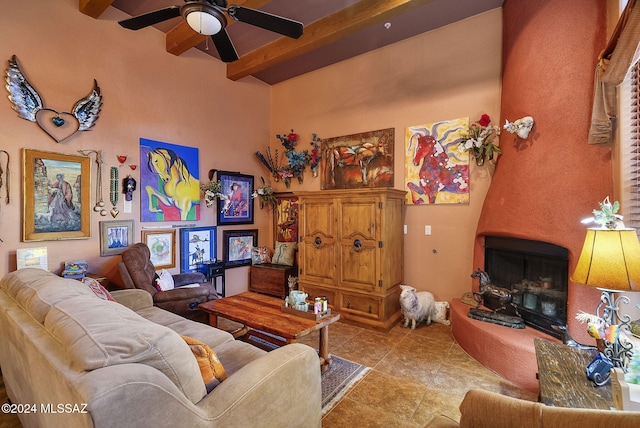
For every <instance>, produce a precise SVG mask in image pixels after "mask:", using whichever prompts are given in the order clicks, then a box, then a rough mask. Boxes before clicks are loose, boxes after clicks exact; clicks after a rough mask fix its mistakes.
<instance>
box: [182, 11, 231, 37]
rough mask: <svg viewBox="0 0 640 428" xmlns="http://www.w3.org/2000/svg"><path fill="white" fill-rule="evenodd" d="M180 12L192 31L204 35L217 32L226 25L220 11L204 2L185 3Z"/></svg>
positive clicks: (225, 20)
mask: <svg viewBox="0 0 640 428" xmlns="http://www.w3.org/2000/svg"><path fill="white" fill-rule="evenodd" d="M180 12H181V13H182V16H183V17H184V19H185V20H186V21H187V24H189V27H191V28H192V29H193V31H195V32H196V33H199V34H204V35H206V36H212V35H214V34H217V33H219V32H220V30H222V29H223V28H224V27H226V25H227V19H226V18H225V17H224V14H222V12H220V11H219V10H217V9H216V8H214V7H213V6H210V5H207V4H204V3H196V4H188V3H187V4H185V5H184V6H183V7H182V10H181V11H180Z"/></svg>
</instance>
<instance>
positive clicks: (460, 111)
mask: <svg viewBox="0 0 640 428" xmlns="http://www.w3.org/2000/svg"><path fill="white" fill-rule="evenodd" d="M501 20H502V12H501V10H500V9H495V10H493V11H490V12H487V13H484V14H481V15H478V16H475V17H472V18H470V19H467V20H464V21H461V22H458V23H455V24H451V25H449V26H446V27H443V28H441V29H438V30H434V31H431V32H429V33H425V34H423V35H419V36H416V37H413V38H411V39H408V40H405V41H402V42H398V43H395V44H393V45H391V46H388V47H385V48H381V49H378V50H376V51H373V52H369V53H367V54H364V55H361V56H359V57H356V58H353V59H350V60H347V61H342V62H340V63H338V64H336V65H333V66H330V67H326V68H323V69H320V70H317V71H315V72H311V73H308V74H305V75H302V76H299V77H297V78H294V79H291V80H288V81H285V82H282V83H280V84H277V85H274V86H273V88H272V95H271V134H272V135H273V134H275V133H283V132H288V131H289V130H290V129H291V128H293V129H294V130H295V131H296V132H298V133H300V135H301V137H302V141H303V142H302V143H301V145H306V144H308V141H310V138H311V134H312V133H313V132H315V133H317V134H318V135H319V136H320V137H322V138H328V137H337V136H340V135H348V134H353V133H358V132H365V131H372V130H376V129H383V128H394V129H395V153H394V155H395V187H396V188H398V189H404V188H405V183H404V158H405V141H404V133H405V128H407V127H409V126H413V125H420V124H425V123H432V122H437V121H440V120H447V119H455V118H459V117H469V118H470V120H471V121H474V120H477V119H479V117H480V115H481V114H482V113H487V114H489V115H490V116H491V117H493V118H494V119H495V120H496V121H497V120H498V114H499V111H500V91H501V83H500V82H501V75H500V70H501V43H502V42H501V40H502V21H501ZM381 28H382V27H381ZM381 31H385V30H384V29H381ZM271 143H272V147H273V148H276V147H280V148H281V146H280V144H279V142H278V141H277V140H276V139H275V138H272V139H271ZM303 147H304V146H303ZM304 148H306V147H304ZM498 162H499V161H498ZM265 171H266V170H265ZM491 172H492V165H485V166H484V167H481V168H479V167H476V166H475V165H472V166H471V180H470V181H471V183H470V186H471V195H470V200H471V202H470V203H469V204H465V205H433V206H425V205H420V206H418V205H408V206H406V209H405V224H406V225H407V230H408V233H407V235H405V273H404V278H405V282H406V283H407V284H411V285H412V286H414V287H416V288H417V289H419V290H429V291H431V292H433V293H434V295H435V296H436V298H437V299H438V300H450V299H451V298H453V297H460V296H461V295H462V294H463V293H464V292H466V291H469V290H470V289H471V278H470V277H469V275H470V274H471V270H470V268H471V266H472V250H473V236H474V233H475V228H476V225H477V221H478V217H479V214H480V209H481V208H482V204H483V201H484V196H485V194H486V191H487V188H488V185H489V182H490V180H491ZM291 188H292V190H294V191H295V190H297V189H301V190H302V189H304V190H320V178H316V179H311V178H310V176H307V177H305V182H304V184H303V185H299V184H297V183H294V184H292V186H291ZM280 189H283V188H282V187H280ZM425 225H430V226H431V227H432V235H430V236H425V233H424V229H425V228H424V227H425Z"/></svg>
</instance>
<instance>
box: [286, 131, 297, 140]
mask: <svg viewBox="0 0 640 428" xmlns="http://www.w3.org/2000/svg"><path fill="white" fill-rule="evenodd" d="M287 140H289V141H298V134H294V133H293V132H292V133H290V134H289V135H287Z"/></svg>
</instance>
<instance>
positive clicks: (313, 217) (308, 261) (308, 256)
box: [298, 197, 336, 285]
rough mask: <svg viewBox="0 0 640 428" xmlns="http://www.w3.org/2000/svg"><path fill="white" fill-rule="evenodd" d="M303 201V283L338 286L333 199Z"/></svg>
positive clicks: (301, 254) (301, 276)
mask: <svg viewBox="0 0 640 428" xmlns="http://www.w3.org/2000/svg"><path fill="white" fill-rule="evenodd" d="M300 202H301V206H300V214H299V221H300V223H299V227H300V230H299V234H300V238H299V247H298V249H299V251H300V269H299V272H298V273H299V277H300V281H301V282H313V283H315V284H326V285H335V282H336V274H335V272H336V252H335V245H336V212H335V210H336V207H335V204H334V202H333V199H332V198H322V197H319V198H310V199H306V198H301V199H300Z"/></svg>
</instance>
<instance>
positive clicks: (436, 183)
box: [404, 118, 469, 205]
mask: <svg viewBox="0 0 640 428" xmlns="http://www.w3.org/2000/svg"><path fill="white" fill-rule="evenodd" d="M468 128H469V118H461V119H454V120H446V121H441V122H434V123H427V124H424V125H416V126H411V127H408V128H407V129H406V132H405V142H406V150H405V168H404V171H405V183H406V188H407V196H406V198H407V199H406V202H407V204H414V205H421V204H468V203H469V153H468V152H459V151H458V143H459V142H460V137H461V136H462V134H463V133H464V132H466V130H467V129H468Z"/></svg>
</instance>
